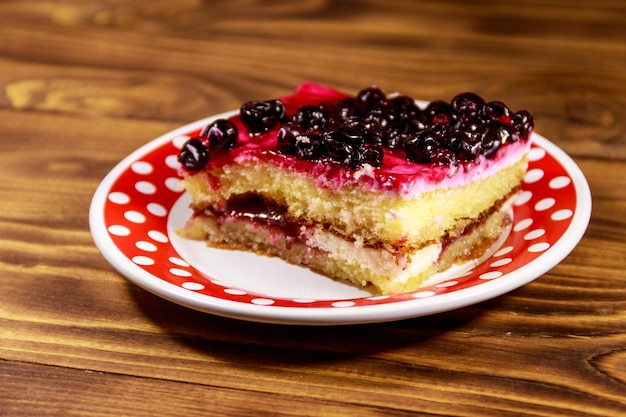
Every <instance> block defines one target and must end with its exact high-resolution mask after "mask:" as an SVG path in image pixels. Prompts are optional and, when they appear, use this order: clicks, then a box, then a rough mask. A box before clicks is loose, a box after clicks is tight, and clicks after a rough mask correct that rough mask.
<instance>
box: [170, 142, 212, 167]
mask: <svg viewBox="0 0 626 417" xmlns="http://www.w3.org/2000/svg"><path fill="white" fill-rule="evenodd" d="M177 159H178V162H179V163H180V164H181V165H182V166H183V167H185V168H186V169H188V170H190V171H199V170H201V169H203V168H204V167H205V166H206V164H207V162H208V161H209V151H208V149H207V148H206V147H205V146H204V145H203V144H202V141H201V140H200V139H198V138H192V139H189V140H188V141H186V142H185V143H184V144H183V147H182V148H181V150H180V152H179V153H178V158H177Z"/></svg>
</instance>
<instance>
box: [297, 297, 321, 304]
mask: <svg viewBox="0 0 626 417" xmlns="http://www.w3.org/2000/svg"><path fill="white" fill-rule="evenodd" d="M291 301H293V302H294V303H298V304H310V303H314V302H315V300H313V299H311V298H294V299H293V300H291Z"/></svg>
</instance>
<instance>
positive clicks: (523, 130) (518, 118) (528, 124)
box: [511, 110, 535, 140]
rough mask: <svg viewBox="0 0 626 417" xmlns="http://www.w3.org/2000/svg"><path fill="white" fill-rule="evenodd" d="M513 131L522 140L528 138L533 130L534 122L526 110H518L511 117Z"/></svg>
mask: <svg viewBox="0 0 626 417" xmlns="http://www.w3.org/2000/svg"><path fill="white" fill-rule="evenodd" d="M511 122H512V124H513V129H514V130H515V131H516V132H517V133H518V134H519V135H520V137H521V138H522V139H523V140H526V139H528V138H529V137H530V135H531V133H532V132H533V130H534V128H535V120H534V119H533V117H532V116H531V114H530V113H529V112H527V111H526V110H520V111H518V112H517V113H515V114H514V115H513V117H511Z"/></svg>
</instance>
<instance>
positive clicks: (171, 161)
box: [165, 155, 180, 169]
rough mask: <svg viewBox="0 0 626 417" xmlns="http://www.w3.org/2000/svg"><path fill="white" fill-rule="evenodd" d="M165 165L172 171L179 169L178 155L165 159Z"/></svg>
mask: <svg viewBox="0 0 626 417" xmlns="http://www.w3.org/2000/svg"><path fill="white" fill-rule="evenodd" d="M165 165H167V166H168V167H170V168H172V169H178V166H179V165H180V164H179V163H178V157H177V156H176V155H170V156H168V157H167V158H165Z"/></svg>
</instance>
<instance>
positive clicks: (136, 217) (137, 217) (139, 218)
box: [124, 210, 146, 223]
mask: <svg viewBox="0 0 626 417" xmlns="http://www.w3.org/2000/svg"><path fill="white" fill-rule="evenodd" d="M124 218H126V220H128V221H129V222H133V223H144V222H145V221H146V216H144V215H143V214H141V213H139V212H138V211H133V210H130V211H127V212H125V213H124Z"/></svg>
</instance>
